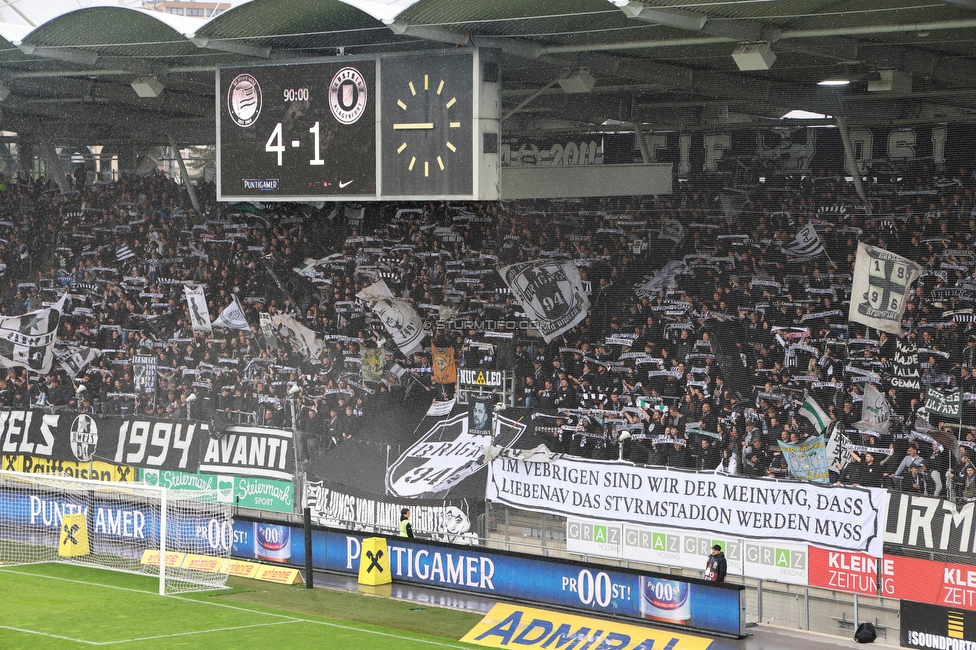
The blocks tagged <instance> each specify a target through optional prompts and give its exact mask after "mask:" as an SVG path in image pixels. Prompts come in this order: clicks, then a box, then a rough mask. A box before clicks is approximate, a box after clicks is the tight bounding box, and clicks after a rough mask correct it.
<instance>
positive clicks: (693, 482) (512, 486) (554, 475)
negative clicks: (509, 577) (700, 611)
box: [487, 451, 888, 557]
mask: <svg viewBox="0 0 976 650" xmlns="http://www.w3.org/2000/svg"><path fill="white" fill-rule="evenodd" d="M489 470H490V473H489V475H488V489H487V497H488V499H489V500H490V501H495V502H499V503H504V504H505V505H509V506H512V507H514V508H521V509H523V510H533V511H537V512H548V513H552V514H558V515H562V516H574V517H585V518H588V519H600V520H603V521H614V522H628V523H634V524H641V525H645V526H667V527H669V528H677V529H685V530H697V531H702V532H710V533H714V534H716V535H727V536H731V537H743V538H748V539H779V540H783V541H787V542H806V543H810V544H816V545H817V546H821V547H823V548H831V549H839V550H845V551H860V552H864V553H868V554H870V555H873V556H875V557H881V554H882V546H883V544H884V533H885V529H884V526H885V521H886V517H887V512H888V492H887V491H886V490H883V489H880V488H860V487H859V488H855V487H829V486H820V485H817V484H814V483H802V482H795V481H774V480H769V479H751V478H745V477H741V476H727V475H724V474H713V473H710V472H709V473H705V472H702V473H698V472H693V471H684V470H672V469H666V468H650V467H637V466H633V465H625V464H621V463H614V462H603V461H596V460H592V459H585V460H584V459H575V458H569V457H565V456H560V457H557V458H556V459H554V460H551V461H528V460H523V459H521V458H520V457H519V455H518V452H510V451H503V452H500V454H499V455H498V456H497V457H496V458H494V459H493V460H492V461H491V463H490V465H489Z"/></svg>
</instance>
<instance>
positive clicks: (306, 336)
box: [274, 314, 325, 363]
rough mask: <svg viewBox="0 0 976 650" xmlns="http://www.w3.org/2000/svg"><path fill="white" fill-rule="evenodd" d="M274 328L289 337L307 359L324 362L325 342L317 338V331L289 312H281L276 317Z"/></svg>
mask: <svg viewBox="0 0 976 650" xmlns="http://www.w3.org/2000/svg"><path fill="white" fill-rule="evenodd" d="M274 328H275V330H276V331H277V332H278V333H279V334H281V335H282V336H284V337H285V338H286V339H288V341H289V342H290V343H291V344H292V346H293V347H294V348H295V349H296V350H297V351H298V353H299V354H301V355H302V356H303V357H305V358H306V359H307V360H309V361H312V362H317V363H321V362H322V350H323V349H324V348H325V344H324V343H322V341H321V340H320V339H317V338H315V332H313V331H312V330H310V329H309V328H307V327H305V326H304V325H302V324H301V323H299V322H298V321H297V320H295V319H294V318H292V317H291V316H289V315H287V314H279V315H277V316H275V317H274Z"/></svg>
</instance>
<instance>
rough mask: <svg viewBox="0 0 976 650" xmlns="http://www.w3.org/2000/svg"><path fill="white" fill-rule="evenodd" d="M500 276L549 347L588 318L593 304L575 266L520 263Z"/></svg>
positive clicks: (551, 263)
mask: <svg viewBox="0 0 976 650" xmlns="http://www.w3.org/2000/svg"><path fill="white" fill-rule="evenodd" d="M498 272H499V273H500V274H501V276H502V279H503V280H504V281H505V284H506V285H507V286H508V288H509V290H510V291H511V292H512V294H513V295H514V296H515V299H516V300H517V301H518V302H519V304H521V305H522V308H523V309H525V313H526V315H527V316H528V317H529V319H530V320H534V321H536V323H537V325H538V327H539V332H540V333H541V334H542V338H544V339H545V340H546V343H549V342H550V341H552V340H553V339H554V338H556V337H557V336H559V335H560V334H562V333H563V332H565V331H567V330H570V329H572V328H573V327H575V326H576V324H577V323H579V322H580V321H581V320H583V319H584V318H586V312H587V311H588V310H589V308H590V300H589V298H587V297H586V292H585V291H583V281H582V280H581V279H580V274H579V269H577V268H576V265H575V264H573V263H572V262H557V261H555V260H537V261H535V262H520V263H518V264H512V265H511V266H506V267H504V268H502V269H499V271H498Z"/></svg>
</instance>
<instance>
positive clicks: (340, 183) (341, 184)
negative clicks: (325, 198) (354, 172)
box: [339, 181, 352, 189]
mask: <svg viewBox="0 0 976 650" xmlns="http://www.w3.org/2000/svg"><path fill="white" fill-rule="evenodd" d="M351 183H352V181H346V182H345V183H343V182H342V181H339V189H342V188H343V187H346V186H347V185H350V184H351Z"/></svg>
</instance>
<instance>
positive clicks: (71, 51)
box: [17, 43, 98, 66]
mask: <svg viewBox="0 0 976 650" xmlns="http://www.w3.org/2000/svg"><path fill="white" fill-rule="evenodd" d="M17 49H19V50H20V51H21V52H23V53H24V54H27V55H30V56H37V57H41V58H43V59H56V60H58V61H65V62H67V63H76V64H78V65H89V66H94V65H95V64H97V63H98V55H97V54H95V53H94V52H88V51H86V50H79V49H76V48H72V47H43V46H39V45H32V44H31V43H21V44H20V45H18V46H17Z"/></svg>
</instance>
